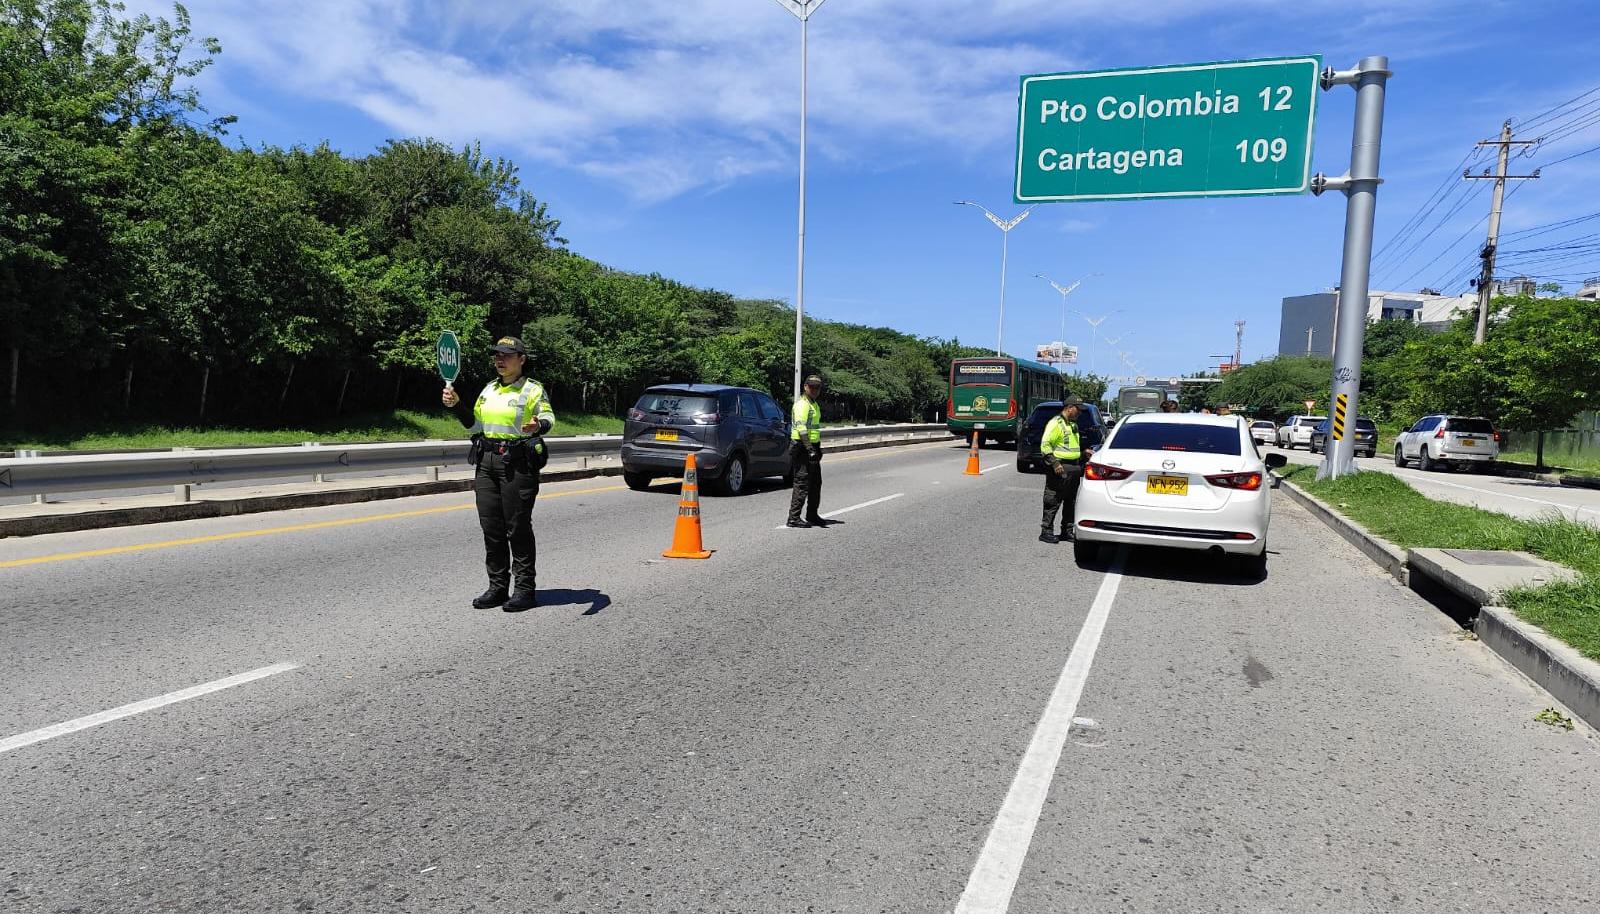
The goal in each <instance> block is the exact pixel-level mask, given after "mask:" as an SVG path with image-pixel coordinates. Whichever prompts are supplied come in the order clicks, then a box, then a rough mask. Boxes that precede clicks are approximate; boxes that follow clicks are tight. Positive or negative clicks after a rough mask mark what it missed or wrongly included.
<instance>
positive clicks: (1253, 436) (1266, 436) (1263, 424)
mask: <svg viewBox="0 0 1600 914" xmlns="http://www.w3.org/2000/svg"><path fill="white" fill-rule="evenodd" d="M1277 438H1278V427H1277V426H1276V425H1274V424H1273V423H1272V421H1271V420H1269V419H1257V420H1255V421H1254V422H1252V423H1250V440H1252V441H1254V442H1255V443H1256V444H1272V443H1273V442H1274V441H1276V440H1277Z"/></svg>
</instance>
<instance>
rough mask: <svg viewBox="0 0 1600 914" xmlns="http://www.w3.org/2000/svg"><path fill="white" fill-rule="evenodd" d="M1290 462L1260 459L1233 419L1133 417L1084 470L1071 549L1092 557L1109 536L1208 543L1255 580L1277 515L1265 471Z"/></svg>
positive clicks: (1136, 541) (1081, 557)
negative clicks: (1271, 525) (1270, 522)
mask: <svg viewBox="0 0 1600 914" xmlns="http://www.w3.org/2000/svg"><path fill="white" fill-rule="evenodd" d="M1287 462H1288V461H1287V458H1285V457H1284V456H1283V455H1282V454H1268V455H1267V456H1266V457H1265V458H1262V457H1261V456H1260V455H1259V454H1258V453H1257V451H1256V449H1255V445H1254V444H1253V443H1252V442H1251V440H1250V437H1249V429H1248V428H1247V427H1246V425H1245V423H1244V422H1241V421H1240V420H1238V419H1237V418H1234V417H1232V416H1207V415H1203V414H1195V413H1165V414H1163V413H1142V414H1140V415H1135V416H1128V417H1126V418H1124V419H1123V420H1122V421H1121V422H1119V423H1117V429H1116V431H1114V432H1112V434H1111V438H1110V440H1108V441H1107V442H1106V444H1105V446H1104V447H1102V448H1101V449H1100V450H1099V451H1098V452H1096V453H1095V455H1094V458H1093V459H1092V460H1090V461H1089V464H1088V466H1086V467H1085V468H1084V475H1083V481H1082V483H1081V484H1080V485H1079V486H1078V500H1077V513H1076V514H1075V515H1074V516H1075V517H1076V519H1077V520H1076V526H1075V528H1074V532H1075V534H1076V537H1077V539H1076V543H1075V549H1074V556H1075V558H1076V559H1077V560H1078V562H1079V563H1080V564H1083V563H1088V562H1091V561H1093V560H1094V558H1095V557H1096V553H1097V552H1098V549H1099V547H1100V545H1101V544H1104V543H1126V544H1131V545H1136V546H1173V547H1177V548H1180V549H1206V550H1211V551H1213V552H1215V553H1217V554H1219V555H1220V554H1224V553H1226V554H1228V555H1232V556H1235V557H1236V560H1237V561H1238V562H1239V563H1240V564H1241V565H1242V566H1243V570H1244V571H1246V573H1248V574H1251V575H1253V576H1256V577H1259V576H1260V575H1262V574H1264V573H1265V572H1266V567H1267V525H1268V523H1269V521H1270V520H1271V517H1272V502H1271V481H1270V479H1269V477H1268V474H1267V470H1268V469H1273V468H1277V467H1281V466H1283V465H1284V464H1285V463H1287Z"/></svg>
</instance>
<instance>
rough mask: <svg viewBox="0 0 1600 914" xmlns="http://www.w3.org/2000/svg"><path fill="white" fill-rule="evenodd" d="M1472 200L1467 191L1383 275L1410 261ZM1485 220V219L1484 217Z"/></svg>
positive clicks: (1413, 274)
mask: <svg viewBox="0 0 1600 914" xmlns="http://www.w3.org/2000/svg"><path fill="white" fill-rule="evenodd" d="M1457 186H1460V187H1467V188H1470V187H1471V185H1457ZM1472 198H1473V193H1472V191H1471V190H1470V189H1469V190H1468V191H1467V192H1466V193H1465V194H1464V195H1462V197H1461V199H1460V200H1459V201H1458V202H1457V203H1456V205H1455V206H1454V207H1452V208H1451V209H1450V211H1449V212H1447V213H1445V214H1444V216H1443V217H1442V218H1440V219H1439V220H1438V222H1436V223H1435V224H1434V226H1433V228H1431V229H1429V230H1428V232H1427V234H1425V235H1423V236H1422V237H1421V238H1418V239H1417V240H1416V242H1415V243H1414V244H1412V245H1411V247H1410V248H1409V249H1408V250H1406V252H1405V253H1404V254H1401V255H1400V256H1399V257H1398V258H1397V259H1395V260H1393V261H1391V262H1390V264H1389V266H1387V267H1385V268H1384V273H1385V274H1386V275H1393V274H1394V272H1395V271H1396V269H1397V268H1399V267H1400V265H1401V264H1404V263H1406V262H1407V261H1408V260H1410V259H1411V258H1412V256H1414V255H1415V254H1416V253H1417V251H1419V250H1421V248H1422V246H1423V245H1424V244H1426V243H1427V242H1428V239H1429V238H1432V237H1433V235H1434V233H1435V232H1437V231H1439V229H1441V228H1443V227H1444V226H1446V225H1448V224H1449V222H1450V220H1451V219H1453V218H1455V215H1456V214H1457V213H1459V212H1461V210H1462V209H1464V208H1466V205H1467V204H1468V203H1470V202H1472ZM1485 218H1487V217H1485ZM1479 221H1480V222H1481V221H1482V220H1479ZM1473 227H1474V228H1476V226H1473ZM1468 231H1471V229H1468ZM1451 246H1454V242H1452V245H1451ZM1445 250H1446V251H1448V250H1449V248H1448V247H1447V248H1446V249H1445ZM1443 256H1444V254H1443V253H1441V254H1440V255H1439V257H1443ZM1439 257H1435V258H1434V259H1433V260H1430V261H1428V262H1427V263H1426V264H1423V265H1422V266H1421V267H1420V268H1419V269H1417V271H1416V272H1415V273H1412V274H1411V275H1412V276H1415V275H1416V274H1417V273H1421V272H1422V271H1423V270H1426V269H1428V267H1430V266H1433V264H1434V263H1435V262H1437V261H1438V259H1439ZM1410 278H1411V277H1410V276H1408V277H1406V279H1407V280H1409V279H1410ZM1400 285H1404V283H1401V284H1400Z"/></svg>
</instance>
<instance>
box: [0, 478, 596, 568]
mask: <svg viewBox="0 0 1600 914" xmlns="http://www.w3.org/2000/svg"><path fill="white" fill-rule="evenodd" d="M626 488H627V486H601V487H599V488H594V489H575V490H573V491H571V492H550V493H544V492H541V493H540V494H539V500H540V501H544V500H545V499H550V498H565V497H566V496H568V495H590V494H593V493H596V492H616V491H618V490H621V489H626ZM471 507H474V506H473V505H470V504H467V505H447V506H445V507H442V508H422V509H420V510H417V511H394V512H391V513H389V514H373V515H370V516H367V517H346V518H341V519H339V520H323V521H317V522H315V523H310V524H293V525H291V526H287V527H267V528H265V529H262V530H241V531H239V532H237V533H214V534H211V535H210V536H190V537H185V538H184V539H178V540H163V541H161V542H158V543H138V544H136V545H133V546H113V547H111V548H110V549H90V550H86V551H84V552H60V553H57V554H55V555H41V556H38V557H36V558H31V559H12V560H11V561H9V562H0V568H20V567H22V566H23V565H43V564H46V563H48V562H65V561H67V560H69V559H92V558H98V557H100V556H103V555H121V554H122V553H125V552H145V551H147V550H150V549H172V548H174V547H177V546H194V545H197V544H199V543H220V542H223V541H225V540H240V539H248V538H249V537H253V536H270V535H272V534H274V533H299V532H301V531H304V530H323V529H327V528H328V527H348V526H350V525H352V524H370V523H373V522H375V521H380V520H397V519H399V518H402V517H423V516H426V515H429V514H443V513H445V512H447V511H465V510H466V509H468V508H471Z"/></svg>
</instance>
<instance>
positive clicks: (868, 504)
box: [772, 492, 906, 530]
mask: <svg viewBox="0 0 1600 914" xmlns="http://www.w3.org/2000/svg"><path fill="white" fill-rule="evenodd" d="M904 494H906V493H904V492H896V493H894V494H893V495H885V496H883V497H882V498H874V499H873V500H871V501H864V502H862V503H861V504H859V505H851V506H850V507H848V508H840V509H838V510H837V511H824V512H822V516H823V518H825V519H826V518H829V517H838V516H839V515H841V514H849V513H850V512H851V511H854V510H856V509H857V508H870V507H872V506H873V505H881V504H883V503H884V502H886V501H893V500H894V499H896V498H899V497H900V496H902V495H904ZM772 529H774V530H788V529H790V528H789V525H788V524H780V525H778V526H776V527H773V528H772Z"/></svg>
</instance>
